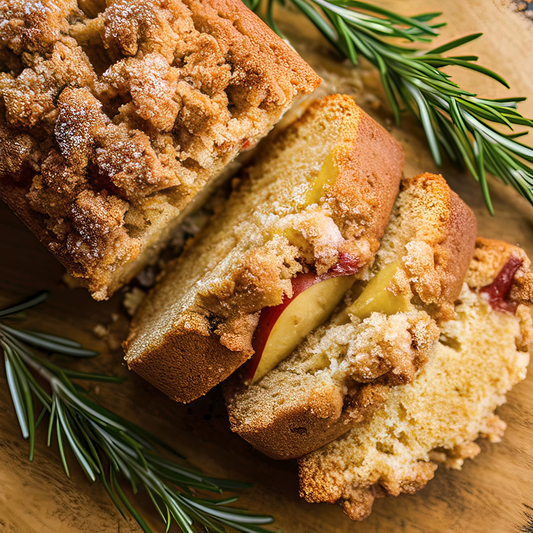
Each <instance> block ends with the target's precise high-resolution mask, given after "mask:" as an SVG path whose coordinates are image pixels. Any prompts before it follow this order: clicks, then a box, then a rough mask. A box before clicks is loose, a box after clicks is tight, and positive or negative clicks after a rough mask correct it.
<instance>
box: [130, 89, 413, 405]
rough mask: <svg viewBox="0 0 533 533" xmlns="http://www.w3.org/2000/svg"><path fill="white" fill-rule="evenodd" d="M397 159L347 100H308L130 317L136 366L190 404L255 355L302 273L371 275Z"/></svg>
mask: <svg viewBox="0 0 533 533" xmlns="http://www.w3.org/2000/svg"><path fill="white" fill-rule="evenodd" d="M402 167H403V152H402V149H401V147H400V145H399V144H398V143H397V142H396V141H395V140H394V139H393V138H392V137H391V136H390V135H389V133H388V132H387V131H386V130H385V129H383V128H382V127H381V126H379V125H378V124H377V123H376V122H374V121H373V120H372V119H371V118H370V117H368V116H367V115H366V114H365V113H364V112H363V111H362V110H361V109H360V108H359V107H358V106H357V105H356V104H355V103H354V101H353V100H352V99H351V98H349V97H347V96H342V95H331V96H328V97H326V98H325V99H323V100H321V101H318V102H315V103H313V104H312V105H311V106H310V107H309V109H308V110H307V111H306V113H305V114H304V115H303V116H302V118H301V119H299V120H298V121H297V122H295V123H294V124H293V125H291V126H290V127H289V128H288V129H286V130H285V131H283V132H282V133H281V134H280V135H278V136H277V137H276V139H275V140H274V141H273V142H272V143H271V144H270V145H269V146H268V147H267V148H266V149H265V150H264V151H263V153H262V154H261V155H260V156H259V158H258V160H257V161H256V162H255V163H254V164H253V165H252V166H251V167H250V168H248V169H247V170H246V172H245V175H244V176H243V177H242V179H241V183H240V185H239V186H238V188H237V189H236V190H235V191H234V192H233V194H232V196H231V198H230V199H229V201H228V202H227V203H226V205H225V206H224V208H223V210H222V211H221V212H220V213H218V215H216V216H215V217H214V218H213V219H212V220H211V221H210V223H209V224H208V225H207V227H206V228H205V229H204V230H203V231H202V232H201V233H200V234H199V235H198V236H197V237H196V239H195V240H194V242H193V243H192V244H191V245H190V246H189V247H188V248H187V249H186V250H185V252H184V253H183V255H182V256H181V257H179V258H178V259H177V260H176V261H175V262H173V263H172V264H169V265H168V267H167V269H166V272H165V274H164V276H163V278H162V279H161V280H160V281H159V282H158V284H157V285H156V287H155V288H154V289H153V290H152V292H151V293H150V294H149V295H148V297H147V298H146V299H145V301H144V302H143V304H141V306H140V308H139V309H138V311H137V313H136V315H135V317H134V319H133V321H132V324H131V329H130V334H129V337H128V339H127V341H126V343H125V344H124V347H125V351H126V361H127V363H128V366H129V368H131V369H133V370H135V371H136V372H138V373H139V374H140V375H141V376H143V377H145V378H146V379H147V380H148V381H150V382H151V383H152V384H154V385H155V386H157V387H158V388H160V389H161V390H162V391H163V392H164V393H165V394H167V395H168V396H170V397H171V398H173V399H175V400H177V401H182V402H188V401H191V400H194V399H195V398H198V397H199V396H201V395H203V394H205V393H206V392H207V391H209V390H210V389H211V388H212V387H214V386H215V385H216V384H218V383H220V382H221V381H222V380H224V379H225V378H227V377H228V376H229V375H230V374H232V373H233V372H234V371H235V370H236V369H237V368H238V367H240V366H241V365H242V364H243V363H244V362H245V361H246V360H247V359H248V358H249V357H250V356H251V355H252V354H253V353H254V348H253V346H252V339H253V337H254V332H255V330H256V327H257V325H258V322H259V320H260V315H261V312H262V310H263V309H265V308H275V307H276V306H278V305H281V304H282V302H283V301H286V300H287V299H290V298H291V297H293V295H294V293H296V292H297V290H298V288H299V287H300V288H301V283H300V282H301V281H302V280H308V279H309V278H312V280H318V279H322V277H333V276H339V278H340V277H342V276H341V275H347V276H346V277H347V278H349V279H343V280H340V283H341V284H342V283H344V282H346V281H347V282H348V283H349V284H351V283H353V281H354V279H357V278H361V277H365V276H367V275H368V272H367V270H368V266H369V265H370V264H371V262H372V261H373V259H374V255H375V253H376V252H377V250H378V248H379V243H380V239H381V237H382V235H383V232H384V230H385V227H386V225H387V222H388V219H389V216H390V212H391V209H392V206H393V203H394V200H395V197H396V195H397V192H398V188H399V182H400V177H401V172H402ZM334 283H335V281H334ZM349 284H348V285H347V287H346V289H347V288H349ZM346 289H345V290H346ZM342 294H343V292H341V293H340V297H341V298H342ZM333 303H334V304H336V303H337V302H333ZM328 305H329V302H328V303H326V304H325V306H326V307H327V306H328ZM331 310H332V309H331ZM326 318H327V316H324V318H323V320H325V319H326ZM310 327H312V326H310ZM308 332H309V331H307V333H308ZM307 333H306V331H303V333H302V335H306V334H307Z"/></svg>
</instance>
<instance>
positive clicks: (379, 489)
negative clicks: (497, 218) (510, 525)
mask: <svg viewBox="0 0 533 533" xmlns="http://www.w3.org/2000/svg"><path fill="white" fill-rule="evenodd" d="M532 302H533V273H532V272H531V270H530V261H529V259H528V258H527V256H526V254H525V253H524V251H523V250H522V249H520V248H518V247H516V246H511V245H510V244H507V243H504V242H501V241H493V240H488V239H478V241H477V243H476V250H475V254H474V259H473V260H472V263H471V264H470V269H469V272H468V275H467V278H466V283H465V284H464V287H463V290H462V291H461V294H460V296H459V299H458V300H457V302H456V304H455V311H456V313H457V316H456V318H454V319H452V320H450V321H448V322H445V323H443V324H442V325H441V336H440V339H439V341H438V342H437V344H436V345H435V347H434V349H433V350H432V352H431V354H430V356H429V360H428V362H427V363H426V365H424V366H423V367H422V369H421V370H420V372H419V373H418V375H417V376H416V377H415V379H414V380H413V381H412V382H411V383H409V384H407V385H404V386H402V387H396V388H395V389H394V390H392V391H391V393H390V394H389V397H388V399H387V401H386V402H385V403H384V405H383V406H382V407H380V409H379V410H378V411H377V412H376V413H375V414H374V416H373V418H372V420H370V421H368V422H366V423H365V424H362V425H360V426H357V427H355V428H353V429H351V430H350V431H349V432H348V433H346V434H345V435H344V436H342V437H340V438H338V439H337V440H335V441H333V442H331V443H330V444H328V445H327V446H324V447H323V448H321V449H320V450H317V451H315V452H313V453H311V454H309V455H307V456H305V457H303V458H302V459H300V462H299V463H300V495H301V496H302V497H303V498H305V499H306V500H307V501H308V502H313V503H317V502H330V503H335V502H337V503H339V504H341V506H342V507H343V509H344V511H345V512H346V513H347V514H348V516H350V518H352V519H353V520H362V519H364V518H366V517H367V516H368V515H369V514H370V512H371V510H372V504H373V502H374V499H375V498H381V497H384V496H386V495H392V496H398V495H399V494H401V493H408V494H413V493H414V492H416V491H417V490H420V489H421V488H423V487H424V486H425V484H426V483H427V482H428V481H429V480H430V479H431V478H432V477H433V475H434V472H435V470H436V469H437V467H438V465H440V464H444V465H446V466H447V467H449V468H457V469H460V468H461V465H462V464H463V462H464V460H465V459H467V458H472V457H475V456H476V455H477V454H478V453H479V451H480V448H479V446H478V445H477V444H476V442H475V441H476V439H478V438H479V437H484V438H488V439H489V440H490V441H491V442H498V441H499V440H500V439H501V437H502V435H503V432H504V429H505V423H504V422H503V421H502V420H500V418H499V417H498V416H497V415H496V414H495V413H494V410H495V409H496V408H497V407H498V406H500V405H502V404H503V403H504V402H505V394H506V393H507V392H508V391H509V390H510V389H511V388H512V387H513V385H515V384H516V383H518V382H519V381H521V380H523V379H524V378H525V376H526V368H527V365H528V362H529V353H528V347H529V346H531V344H532V342H533V324H532V319H531V314H530V310H529V307H528V306H529V305H530V304H531V303H532Z"/></svg>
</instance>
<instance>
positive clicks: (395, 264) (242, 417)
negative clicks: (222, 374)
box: [224, 174, 477, 459]
mask: <svg viewBox="0 0 533 533" xmlns="http://www.w3.org/2000/svg"><path fill="white" fill-rule="evenodd" d="M476 229H477V226H476V220H475V216H474V214H473V212H472V211H471V209H470V208H469V207H468V206H467V205H466V204H465V203H464V202H463V201H462V200H461V199H460V198H459V197H458V196H457V195H456V194H455V193H454V192H453V191H452V190H451V189H450V188H449V186H448V185H447V184H446V181H445V180H444V178H443V177H442V176H437V175H434V174H422V175H419V176H416V177H414V178H411V179H406V180H403V181H402V187H401V192H400V194H399V196H398V199H397V201H396V203H395V207H394V209H393V214H392V216H391V220H390V222H389V224H388V226H387V229H386V231H385V235H384V236H383V239H382V241H381V248H380V249H379V251H378V253H377V255H376V260H375V263H374V265H373V267H372V269H371V271H370V279H368V276H367V277H366V278H365V279H362V280H360V281H356V282H355V284H354V286H353V288H352V290H351V293H350V294H349V295H348V296H347V298H346V299H345V302H344V303H343V305H341V306H340V308H339V309H337V311H336V313H335V314H334V315H333V316H332V318H331V319H330V320H329V321H328V322H326V323H325V324H324V325H323V326H322V327H320V328H318V329H317V330H316V331H315V332H313V333H312V334H310V335H309V336H308V337H307V339H305V340H304V341H303V342H302V343H301V344H300V345H299V346H298V348H297V349H296V350H295V351H294V352H293V353H292V354H291V355H290V356H289V357H288V358H287V359H285V360H284V361H283V362H281V363H280V364H279V365H278V366H277V367H276V368H274V369H272V370H271V371H270V372H268V373H267V374H266V375H265V376H264V377H262V378H261V379H259V380H258V381H257V382H255V383H253V384H249V383H248V382H247V379H246V378H247V377H249V375H250V371H249V367H252V368H253V360H252V361H250V362H249V363H247V365H245V366H244V367H243V368H242V369H241V370H240V371H239V372H238V373H236V375H235V376H232V377H231V378H230V379H229V380H228V382H226V384H225V385H224V393H225V397H226V405H227V408H228V414H229V418H230V422H231V427H232V430H233V431H235V432H237V433H238V434H239V435H241V437H243V438H244V439H246V440H247V441H248V442H250V443H251V444H252V445H253V446H254V447H256V448H257V449H258V450H260V451H261V452H263V453H265V454H266V455H268V456H270V457H273V458H274V459H290V458H295V457H301V456H302V455H304V454H306V453H309V452H311V451H313V450H316V449H317V448H320V447H321V446H323V445H324V444H327V443H328V442H331V441H332V440H333V439H335V438H337V437H338V436H340V435H342V434H344V433H346V432H347V431H348V430H349V429H350V428H351V427H354V426H356V425H357V424H360V423H362V422H363V421H365V420H367V419H369V418H370V417H371V415H372V413H373V412H374V411H375V410H376V409H377V408H378V407H379V406H380V405H381V404H382V403H383V402H384V401H385V399H386V398H387V395H388V394H389V390H390V387H391V386H394V385H403V384H405V383H409V382H410V381H412V379H413V378H414V376H415V374H416V372H417V371H418V369H419V368H420V367H421V366H422V365H423V364H424V363H425V362H426V360H427V355H428V353H429V352H430V351H431V349H432V346H433V344H434V343H435V341H436V340H437V338H438V336H439V328H438V325H437V324H438V323H439V322H441V321H443V320H446V319H448V318H450V317H453V316H454V311H453V302H454V301H455V299H456V298H457V296H458V295H459V292H460V290H461V286H462V284H463V280H464V277H465V274H466V271H467V269H468V264H469V263H470V259H471V258H472V254H473V251H474V243H475V239H476ZM257 334H258V332H256V335H257ZM254 357H255V356H254Z"/></svg>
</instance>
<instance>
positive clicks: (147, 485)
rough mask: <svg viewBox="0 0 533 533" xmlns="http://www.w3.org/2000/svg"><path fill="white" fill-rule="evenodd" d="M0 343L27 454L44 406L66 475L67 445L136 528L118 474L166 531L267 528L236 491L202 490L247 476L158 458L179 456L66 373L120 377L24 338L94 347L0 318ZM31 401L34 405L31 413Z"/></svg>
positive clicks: (64, 348) (71, 349)
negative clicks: (85, 367) (69, 364)
mask: <svg viewBox="0 0 533 533" xmlns="http://www.w3.org/2000/svg"><path fill="white" fill-rule="evenodd" d="M47 296H48V294H47V293H44V292H43V293H40V294H38V295H37V296H35V297H33V298H31V299H30V300H28V301H26V302H24V303H22V304H20V305H16V306H14V307H10V308H8V309H4V310H2V311H0V318H11V317H14V316H16V315H17V314H18V313H21V312H23V311H25V310H27V309H29V308H31V307H34V306H36V305H39V304H40V303H42V302H43V301H44V300H46V298H47ZM0 345H1V348H2V350H3V353H4V361H5V369H6V377H7V382H8V386H9V390H10V393H11V396H12V399H13V405H14V407H15V412H16V415H17V418H18V421H19V424H20V428H21V430H22V434H23V436H24V438H29V441H30V460H32V459H33V456H34V452H35V435H36V431H37V427H38V426H39V425H40V424H41V423H42V422H43V420H44V418H45V416H46V415H47V414H48V415H49V419H48V446H50V444H51V442H52V439H53V438H54V436H55V438H56V439H57V442H58V445H59V452H60V455H61V460H62V462H63V466H64V468H65V472H66V474H67V476H70V474H69V467H68V464H67V455H66V449H67V447H69V448H70V449H71V450H72V452H73V453H74V456H75V457H76V459H77V461H78V463H79V464H80V466H81V468H82V469H83V471H84V472H85V474H86V475H87V477H88V478H89V479H90V480H91V481H96V480H99V481H100V482H101V483H102V485H103V486H104V487H105V489H106V491H107V493H108V494H109V496H110V497H111V499H112V500H113V502H114V504H115V505H116V507H117V508H118V509H119V511H120V512H121V513H122V515H123V516H126V511H127V512H129V513H130V514H131V516H133V517H134V518H135V520H136V521H137V522H138V523H139V525H140V526H141V528H142V529H143V530H144V531H146V532H149V531H151V530H150V527H149V526H148V524H147V523H146V522H145V520H144V519H143V517H142V516H141V514H140V513H139V512H138V511H137V510H136V508H135V507H134V504H133V503H132V502H131V501H130V500H129V499H128V498H127V496H126V494H125V493H124V491H123V489H122V487H121V483H120V482H119V476H121V477H123V478H125V479H126V480H127V481H128V482H129V483H130V485H131V487H132V489H133V492H134V493H137V492H138V490H139V489H140V488H144V489H145V490H146V492H147V493H148V495H149V496H150V498H151V500H152V502H153V504H154V506H155V507H156V509H157V510H158V512H159V514H160V515H161V518H162V520H163V521H164V522H165V523H166V530H167V531H168V530H169V528H170V526H171V524H172V522H173V521H175V522H176V523H177V525H178V526H179V527H180V528H181V530H182V531H184V532H188V533H193V532H195V531H198V529H197V526H203V530H205V531H213V532H220V533H223V532H225V531H226V527H229V528H232V529H234V530H237V531H243V532H250V533H252V532H264V533H268V530H266V529H264V528H262V527H261V526H262V525H264V524H268V523H271V522H272V521H273V519H272V517H270V516H259V515H253V514H251V513H249V512H247V511H246V510H244V509H240V508H235V507H230V504H232V503H234V502H235V501H237V497H229V498H222V499H214V498H212V497H210V496H205V495H203V493H206V492H207V493H222V492H223V489H229V490H236V489H242V488H247V487H249V486H250V485H249V484H246V483H240V482H234V481H227V480H220V479H214V478H210V477H207V476H204V475H203V474H202V473H201V472H199V471H197V470H193V469H191V468H188V467H185V466H182V465H180V464H178V463H177V462H175V461H170V460H168V459H166V458H165V457H163V456H162V455H161V454H160V453H159V452H158V448H157V447H160V448H163V449H166V450H167V451H170V452H172V453H174V454H176V455H178V456H179V457H181V456H180V455H179V454H177V452H175V451H174V450H173V449H172V448H170V447H169V446H167V445H166V444H165V443H164V442H162V441H161V440H159V439H158V438H156V437H155V436H153V435H151V434H150V433H148V432H147V431H145V430H143V429H142V428H140V427H138V426H136V425H134V424H132V423H131V422H128V421H127V420H125V419H123V418H121V417H119V416H117V415H114V414H113V413H111V412H109V411H107V410H106V409H104V408H103V407H101V406H100V405H98V404H97V403H95V402H94V401H92V400H91V399H90V397H89V395H88V393H87V391H86V390H85V389H84V388H83V387H81V386H80V385H79V384H76V383H74V382H73V381H71V379H79V380H84V381H107V382H120V381H122V379H121V378H117V377H112V376H106V375H101V374H91V373H85V372H78V371H73V370H67V369H65V368H62V367H59V366H57V365H55V364H54V363H52V362H51V361H49V360H47V359H45V358H43V357H40V356H38V355H37V354H36V353H34V352H33V351H32V350H31V348H29V347H28V345H32V346H35V347H37V348H40V349H44V350H47V351H50V352H53V353H60V354H64V355H69V356H73V357H94V356H96V355H98V353H97V352H94V351H91V350H86V349H84V348H83V347H82V346H81V345H80V344H78V343H76V342H74V341H71V340H68V339H64V338H62V337H57V336H55V335H48V334H42V333H36V332H32V331H26V330H18V329H14V328H11V327H9V326H7V325H5V324H3V323H0ZM32 371H33V372H32ZM34 374H38V375H39V376H40V377H41V378H43V379H44V380H45V381H47V382H48V384H49V386H50V389H51V392H48V391H47V390H45V388H43V387H42V386H41V385H40V383H39V382H38V381H37V379H36V378H35V375H34ZM36 404H41V406H42V408H41V411H40V414H39V415H38V416H37V418H35V414H36V413H35V411H34V406H35V405H36Z"/></svg>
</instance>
